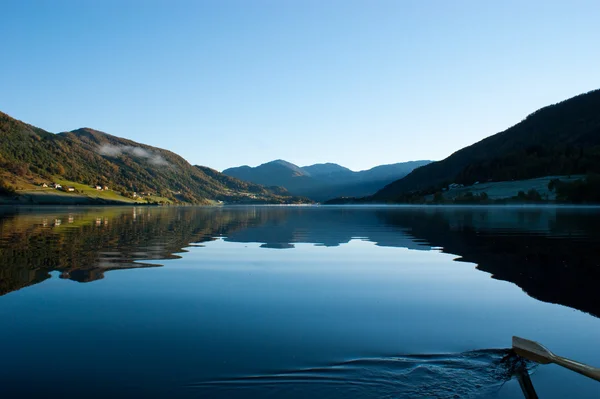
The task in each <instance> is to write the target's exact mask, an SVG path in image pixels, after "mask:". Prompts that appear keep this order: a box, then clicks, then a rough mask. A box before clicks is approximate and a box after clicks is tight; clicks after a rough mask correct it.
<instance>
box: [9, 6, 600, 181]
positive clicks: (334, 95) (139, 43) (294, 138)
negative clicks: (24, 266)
mask: <svg viewBox="0 0 600 399" xmlns="http://www.w3.org/2000/svg"><path fill="white" fill-rule="evenodd" d="M0 21H1V22H0V79H1V81H0V82H1V84H0V110H1V111H3V112H6V113H8V114H9V115H11V116H13V117H15V118H17V119H21V120H23V121H25V122H28V123H31V124H33V125H36V126H38V127H41V128H44V129H46V130H48V131H52V132H60V131H67V130H73V129H76V128H79V127H91V128H94V129H97V130H102V131H104V132H107V133H110V134H114V135H117V136H121V137H126V138H129V139H132V140H135V141H139V142H142V143H146V144H150V145H154V146H157V147H162V148H166V149H169V150H171V151H174V152H176V153H178V154H180V155H182V156H183V157H184V158H186V159H187V160H188V161H189V162H191V163H193V164H201V165H206V166H210V167H213V168H215V169H219V170H222V169H224V168H227V167H230V166H237V165H242V164H249V165H252V166H254V165H257V164H260V163H263V162H267V161H270V160H273V159H278V158H282V159H285V160H288V161H291V162H294V163H296V164H299V165H301V166H303V165H306V164H312V163H317V162H336V163H340V164H342V165H344V166H347V167H350V168H351V169H355V170H359V169H365V168H369V167H372V166H375V165H378V164H384V163H394V162H401V161H408V160H416V159H434V160H437V159H442V158H445V157H446V156H448V155H449V154H451V153H452V152H454V151H456V150H458V149H460V148H462V147H464V146H466V145H469V144H472V143H474V142H476V141H478V140H480V139H482V138H484V137H486V136H489V135H491V134H494V133H497V132H499V131H502V130H504V129H505V128H507V127H509V126H511V125H514V124H515V123H517V122H519V121H520V120H522V119H523V118H524V117H525V116H526V115H527V114H529V113H531V112H533V111H534V110H536V109H538V108H540V107H542V106H545V105H548V104H551V103H555V102H558V101H561V100H564V99H567V98H569V97H572V96H574V95H576V94H580V93H582V92H587V91H590V90H592V89H597V88H599V87H600V22H599V21H600V1H598V0H590V1H582V0H569V1H564V0H560V1H554V0H536V1H533V0H532V1H527V0H502V1H486V0H472V1H466V0H438V1H433V0H415V1H403V0H393V1H383V0H381V1H378V0H364V1H353V0H314V1H313V0H269V1H265V0H238V1H234V0H214V1H201V0H192V1H178V0H171V1H155V0H139V1H128V0H75V1H61V0H53V1H50V0H47V1H30V0H3V1H2V2H1V4H0Z"/></svg>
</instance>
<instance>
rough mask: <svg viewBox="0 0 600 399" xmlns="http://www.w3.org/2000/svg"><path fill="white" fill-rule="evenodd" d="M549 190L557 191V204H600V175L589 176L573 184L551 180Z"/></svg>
mask: <svg viewBox="0 0 600 399" xmlns="http://www.w3.org/2000/svg"><path fill="white" fill-rule="evenodd" d="M548 188H549V189H550V190H554V191H556V200H557V202H567V203H572V204H586V203H587V204H600V175H598V174H593V175H588V176H587V177H586V178H585V179H579V180H575V181H573V182H563V181H560V180H559V179H555V180H551V181H550V183H548Z"/></svg>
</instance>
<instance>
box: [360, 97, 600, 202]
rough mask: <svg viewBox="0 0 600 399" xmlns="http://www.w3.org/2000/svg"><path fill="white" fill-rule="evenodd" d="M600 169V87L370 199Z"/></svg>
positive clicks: (545, 110) (392, 198)
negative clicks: (454, 186)
mask: <svg viewBox="0 0 600 399" xmlns="http://www.w3.org/2000/svg"><path fill="white" fill-rule="evenodd" d="M599 172H600V90H595V91H591V92H589V93H586V94H582V95H579V96H576V97H573V98H571V99H569V100H566V101H563V102H560V103H558V104H554V105H551V106H548V107H545V108H542V109H540V110H538V111H536V112H534V113H532V114H531V115H529V116H528V117H527V118H525V119H524V120H523V121H521V122H520V123H518V124H516V125H514V126H512V127H510V128H508V129H507V130H505V131H503V132H501V133H498V134H495V135H493V136H490V137H488V138H486V139H484V140H481V141H480V142H478V143H475V144H473V145H471V146H469V147H466V148H463V149H462V150H460V151H457V152H455V153H454V154H452V155H450V156H449V157H448V158H446V159H444V160H442V161H439V162H434V163H431V164H429V165H426V166H423V167H422V168H419V169H416V170H415V171H413V172H412V173H410V174H409V175H407V176H406V177H404V178H402V179H400V180H398V181H395V182H393V183H391V184H389V185H388V186H386V187H385V188H383V189H382V190H380V191H379V192H377V193H376V194H375V195H374V196H373V197H372V198H371V199H372V200H375V201H397V200H399V199H400V198H401V197H402V196H403V195H407V194H408V193H411V192H417V191H422V192H423V193H425V194H429V193H433V192H435V191H438V190H440V189H441V188H442V187H445V186H447V185H448V184H450V183H459V184H464V185H470V184H473V183H475V182H488V181H508V180H523V179H531V178H536V177H543V176H550V175H575V174H588V173H599Z"/></svg>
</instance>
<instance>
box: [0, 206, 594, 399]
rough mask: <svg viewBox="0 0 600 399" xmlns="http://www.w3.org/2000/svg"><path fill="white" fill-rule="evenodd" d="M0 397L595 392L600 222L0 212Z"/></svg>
mask: <svg viewBox="0 0 600 399" xmlns="http://www.w3.org/2000/svg"><path fill="white" fill-rule="evenodd" d="M0 254H1V258H0V259H1V261H0V262H1V263H0V265H1V266H0V295H1V296H0V317H2V320H3V323H2V326H1V328H0V353H1V354H2V356H1V366H0V397H2V398H25V397H27V398H36V397H39V398H48V397H62V398H83V397H85V398H107V397H110V398H132V397H140V398H250V397H258V398H262V397H265V398H270V397H282V398H305V397H311V398H317V397H323V398H487V397H492V398H524V397H525V396H524V394H523V392H522V391H521V388H520V385H519V382H518V378H526V377H523V375H525V376H527V375H531V381H532V383H533V386H534V388H535V390H536V391H537V394H538V395H539V397H540V398H566V397H577V398H596V397H598V396H600V383H598V382H595V381H593V380H590V379H587V378H585V377H583V376H580V375H578V374H576V373H573V372H571V371H568V370H564V369H562V368H560V367H558V366H555V365H540V366H537V365H535V364H532V363H529V362H523V361H520V360H519V359H516V358H515V357H514V356H510V354H509V350H508V349H509V348H510V345H511V338H512V336H513V335H518V336H521V337H524V338H528V339H533V340H536V341H539V342H541V343H542V344H544V345H545V346H547V347H548V348H549V349H551V350H552V351H554V352H555V353H557V354H559V355H562V356H566V357H569V358H572V359H575V360H578V361H581V362H585V363H588V364H591V365H595V366H600V345H598V343H599V338H600V319H599V317H600V289H599V288H598V283H599V282H600V209H599V208H575V207H573V208H568V207H565V208H562V207H474V208H467V207H433V206H431V207H401V206H399V207H376V206H373V207H371V206H365V207H318V206H312V207H311V206H307V207H284V206H280V207H278V206H273V207H269V206H262V207H261V206H257V207H220V208H210V207H133V208H132V207H89V208H86V207H73V208H48V207H46V208H30V209H25V208H19V209H16V208H4V209H0Z"/></svg>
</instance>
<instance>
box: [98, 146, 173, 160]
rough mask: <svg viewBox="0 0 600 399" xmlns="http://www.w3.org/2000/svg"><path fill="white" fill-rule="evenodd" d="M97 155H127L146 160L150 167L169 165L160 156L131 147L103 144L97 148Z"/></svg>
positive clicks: (140, 148)
mask: <svg viewBox="0 0 600 399" xmlns="http://www.w3.org/2000/svg"><path fill="white" fill-rule="evenodd" d="M98 153H100V154H101V155H106V156H109V157H117V156H119V155H122V154H129V155H132V156H134V157H137V158H142V159H147V160H148V162H150V163H151V164H152V165H169V162H167V160H166V159H164V158H163V157H162V155H160V154H156V153H153V152H152V151H148V150H146V149H144V148H142V147H134V146H131V145H112V144H103V145H101V146H100V147H99V148H98Z"/></svg>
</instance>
